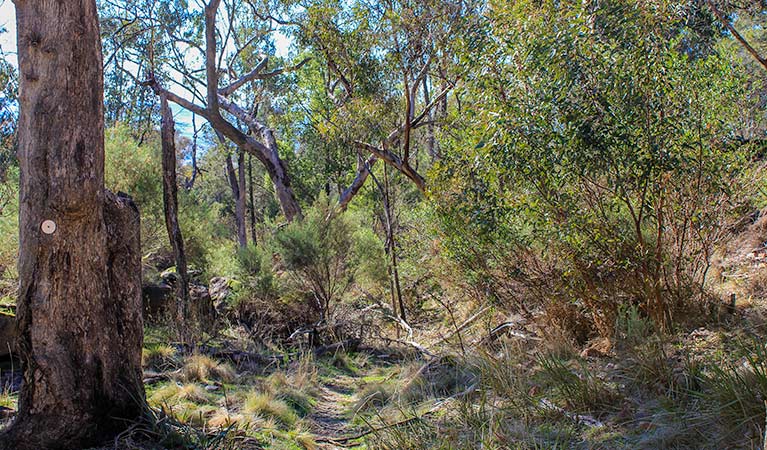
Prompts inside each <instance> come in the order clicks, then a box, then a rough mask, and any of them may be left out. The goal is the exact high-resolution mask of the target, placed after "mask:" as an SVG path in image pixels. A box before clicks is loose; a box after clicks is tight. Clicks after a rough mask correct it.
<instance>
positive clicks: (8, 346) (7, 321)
mask: <svg viewBox="0 0 767 450" xmlns="http://www.w3.org/2000/svg"><path fill="white" fill-rule="evenodd" d="M15 349H16V317H15V316H12V315H10V314H4V313H0V356H8V355H10V354H11V353H13V352H14V351H15Z"/></svg>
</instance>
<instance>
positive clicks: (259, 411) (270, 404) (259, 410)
mask: <svg viewBox="0 0 767 450" xmlns="http://www.w3.org/2000/svg"><path fill="white" fill-rule="evenodd" d="M242 411H243V412H245V413H248V414H253V415H256V416H259V417H262V418H266V419H273V420H275V421H276V422H278V423H279V424H280V425H282V426H284V427H288V428H289V427H292V426H294V425H295V424H296V422H297V421H298V415H297V414H296V412H295V411H294V410H293V409H292V408H291V407H290V406H289V405H288V404H287V403H286V402H285V401H283V400H280V399H278V398H276V397H275V396H273V395H271V394H268V393H264V392H258V391H254V392H251V393H250V394H248V396H247V397H246V398H245V402H244V403H243V406H242Z"/></svg>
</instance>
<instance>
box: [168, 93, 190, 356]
mask: <svg viewBox="0 0 767 450" xmlns="http://www.w3.org/2000/svg"><path fill="white" fill-rule="evenodd" d="M160 110H161V112H162V128H161V130H160V131H161V133H160V134H161V140H162V206H163V211H164V212H165V229H166V230H167V231H168V239H169V240H170V244H171V246H172V247H173V259H174V260H175V261H176V274H177V275H178V280H177V281H176V326H177V329H178V331H179V339H181V341H182V343H184V344H190V343H191V342H190V340H191V337H190V336H189V334H188V333H187V330H188V325H189V324H190V323H191V321H190V314H189V309H190V308H189V307H190V305H189V303H190V299H189V273H188V271H187V264H186V252H185V251H184V236H183V235H182V234H181V227H180V226H179V224H178V184H177V182H176V126H175V122H174V121H173V113H172V112H171V110H170V107H169V106H168V99H167V98H165V96H161V97H160Z"/></svg>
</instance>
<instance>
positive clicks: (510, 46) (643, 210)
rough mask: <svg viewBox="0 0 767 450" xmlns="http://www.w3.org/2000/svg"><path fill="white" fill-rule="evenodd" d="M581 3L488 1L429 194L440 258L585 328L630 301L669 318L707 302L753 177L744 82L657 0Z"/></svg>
mask: <svg viewBox="0 0 767 450" xmlns="http://www.w3.org/2000/svg"><path fill="white" fill-rule="evenodd" d="M587 7H588V4H587V3H585V2H543V3H542V4H540V3H539V2H515V3H514V4H510V5H500V4H498V5H495V7H494V8H492V12H491V14H490V19H491V20H492V21H493V22H494V27H493V33H492V36H491V37H492V38H493V39H492V40H491V42H492V43H488V44H487V48H486V49H485V50H486V51H485V52H483V53H482V54H483V56H482V57H481V62H482V64H481V65H483V66H486V67H487V69H486V70H484V71H483V72H482V73H481V74H479V75H478V76H477V77H475V78H474V79H473V80H472V87H473V89H472V95H473V97H472V102H471V105H470V106H469V107H467V110H466V111H465V112H464V114H466V115H467V116H468V117H470V118H471V120H472V121H473V125H467V126H466V128H465V129H463V130H462V131H464V132H465V133H463V134H458V136H460V137H454V138H453V142H452V144H451V147H450V150H449V151H448V152H447V154H446V158H445V160H444V161H443V162H442V164H440V166H439V168H438V169H437V170H436V171H435V172H436V175H437V176H438V178H439V179H440V182H439V184H438V186H437V187H436V188H435V189H434V192H435V193H436V195H438V196H439V201H438V202H436V208H437V211H438V213H439V217H440V218H441V225H442V229H443V231H444V234H445V238H446V247H447V248H448V249H449V250H450V251H451V252H452V254H453V255H454V257H455V258H457V259H458V260H459V261H461V262H462V263H463V264H464V266H465V267H466V268H467V269H468V272H469V275H470V276H472V277H475V278H476V280H475V281H476V282H477V283H484V284H485V285H486V286H487V289H488V292H490V293H491V294H493V295H495V296H497V297H499V298H502V299H505V300H509V301H512V302H513V303H514V305H515V306H516V307H517V308H518V309H522V310H528V309H530V308H531V307H535V306H536V305H538V304H540V302H543V303H544V304H545V305H546V306H547V308H546V309H547V312H548V313H549V318H550V319H551V320H552V321H553V322H557V321H560V322H562V321H564V319H567V320H566V321H567V322H568V324H569V325H568V324H563V323H557V324H558V325H561V326H566V327H570V328H578V329H576V330H573V331H574V332H575V334H578V335H581V336H587V335H589V334H590V333H592V332H593V331H598V332H599V333H601V334H603V335H610V334H611V333H612V330H613V329H614V326H613V322H614V320H615V315H616V312H617V308H618V305H621V304H638V305H640V306H641V310H642V311H643V313H644V314H646V315H648V316H650V317H651V318H652V319H653V320H654V321H655V322H656V323H657V324H658V325H660V326H661V327H667V326H669V325H671V324H672V323H674V322H677V321H680V320H682V319H683V312H685V311H689V310H690V308H698V306H700V305H701V303H702V302H703V301H705V299H706V292H705V287H706V277H707V274H708V269H709V266H710V264H711V255H712V253H713V251H714V248H715V246H716V244H718V243H719V242H721V240H722V238H723V237H724V236H725V235H726V231H727V229H728V223H730V221H731V219H732V218H733V217H734V216H735V215H737V214H739V213H741V214H742V213H743V212H745V210H744V209H743V205H744V202H747V201H748V199H749V195H750V193H751V192H753V191H754V186H751V185H750V184H749V179H750V174H749V173H747V170H746V167H747V164H746V163H747V161H748V157H749V152H748V151H749V148H748V147H747V146H744V145H742V140H740V139H738V137H739V132H740V131H741V130H742V128H743V127H744V126H745V125H744V123H741V120H742V119H741V117H742V115H739V108H744V107H745V105H747V104H748V98H749V91H747V89H746V87H745V86H746V85H747V83H746V82H745V78H744V77H743V76H742V72H741V71H739V70H738V67H737V66H736V67H734V66H733V64H732V63H731V62H730V61H731V60H732V58H729V57H728V55H727V54H726V52H725V51H724V49H713V50H714V51H711V52H708V53H705V54H701V52H697V51H693V49H692V48H691V47H689V46H688V45H689V42H688V40H689V38H690V37H691V36H693V35H694V32H693V31H692V30H689V29H687V28H685V27H684V25H683V22H680V21H679V20H678V19H679V18H678V16H677V11H676V10H674V9H673V8H671V6H669V5H668V4H667V3H666V2H651V3H650V4H649V5H648V6H647V7H646V8H635V7H633V6H632V4H631V3H630V2H622V1H618V2H612V3H611V4H610V7H605V8H599V9H598V11H596V12H594V11H589V10H588V9H586V8H587ZM680 23H681V24H682V25H680ZM474 130H480V132H479V133H477V132H475V131H474ZM469 145H470V146H471V148H473V149H472V150H471V151H467V150H466V148H467V147H468V146H469ZM696 310H697V309H696ZM583 315H585V316H586V317H588V318H589V322H590V323H591V325H586V330H583V329H582V328H583V321H578V320H577V318H578V317H579V316H583ZM696 317H699V315H696ZM576 324H579V325H576Z"/></svg>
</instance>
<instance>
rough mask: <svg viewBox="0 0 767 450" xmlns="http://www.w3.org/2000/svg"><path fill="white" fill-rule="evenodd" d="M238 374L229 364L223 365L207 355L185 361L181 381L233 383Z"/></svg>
mask: <svg viewBox="0 0 767 450" xmlns="http://www.w3.org/2000/svg"><path fill="white" fill-rule="evenodd" d="M236 376H237V373H236V372H235V370H234V368H233V367H232V366H231V365H229V364H228V363H222V362H219V361H216V360H215V359H213V358H211V357H209V356H205V355H192V356H190V357H188V358H186V360H185V361H184V367H182V368H181V379H182V380H184V381H197V382H210V381H212V380H215V381H221V382H225V383H231V382H232V381H234V379H235V377H236Z"/></svg>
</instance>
